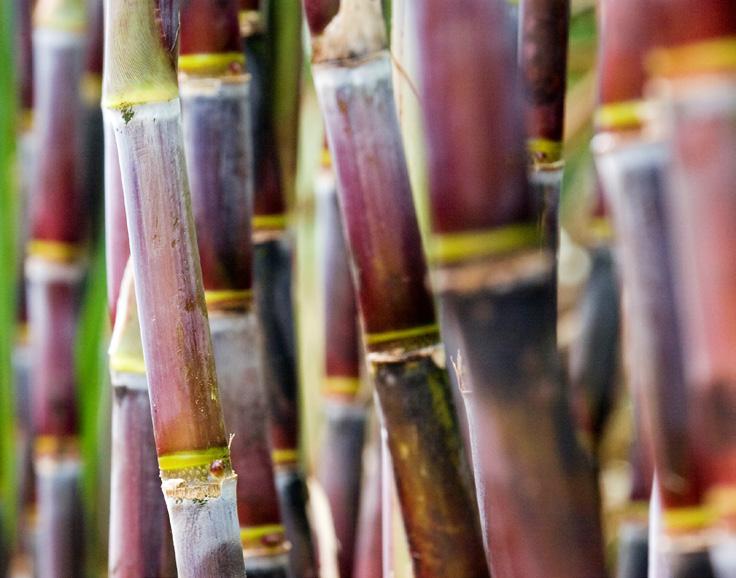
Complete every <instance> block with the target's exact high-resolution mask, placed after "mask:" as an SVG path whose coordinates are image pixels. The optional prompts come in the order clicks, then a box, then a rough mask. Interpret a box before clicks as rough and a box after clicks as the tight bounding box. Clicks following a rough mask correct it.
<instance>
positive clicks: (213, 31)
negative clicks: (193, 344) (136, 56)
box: [179, 1, 290, 578]
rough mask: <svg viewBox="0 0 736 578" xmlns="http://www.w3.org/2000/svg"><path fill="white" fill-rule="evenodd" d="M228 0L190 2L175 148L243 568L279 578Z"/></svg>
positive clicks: (247, 159)
mask: <svg viewBox="0 0 736 578" xmlns="http://www.w3.org/2000/svg"><path fill="white" fill-rule="evenodd" d="M237 8H238V6H237V3H232V2H230V3H221V4H219V5H215V4H213V3H211V2H197V1H192V2H190V3H189V5H188V6H187V8H186V10H185V11H184V14H183V26H182V48H181V56H180V58H179V67H180V81H179V82H180V88H181V91H182V102H183V110H184V137H185V147H186V150H187V153H188V154H189V160H190V165H189V167H190V181H191V183H192V200H193V206H194V217H195V222H196V224H197V231H198V243H199V247H200V258H201V263H202V270H203V279H204V287H205V299H206V301H207V308H208V311H209V315H210V328H211V331H212V338H213V346H214V352H215V362H216V367H217V373H218V380H219V383H220V389H221V392H222V397H223V403H224V406H223V407H224V410H225V424H226V427H227V429H228V431H230V432H232V433H233V434H234V437H233V439H232V443H231V446H230V449H231V456H232V460H233V464H234V466H235V467H236V468H237V469H238V471H240V472H241V475H240V481H239V484H238V517H239V522H240V535H241V542H242V547H243V555H244V557H245V566H246V572H247V574H248V576H264V577H274V578H275V577H286V576H287V575H288V556H287V552H288V550H289V547H290V545H289V543H288V542H287V541H286V538H285V535H284V527H283V525H282V521H281V515H280V511H279V504H278V497H277V493H276V485H275V481H274V471H273V466H272V463H271V451H270V445H269V440H268V422H267V411H266V402H265V392H264V389H263V383H262V378H261V375H262V367H261V357H262V356H261V352H260V350H259V348H260V327H259V325H258V320H257V317H256V313H255V311H254V309H253V290H252V288H253V283H252V279H253V275H252V254H253V249H252V240H251V224H250V221H251V212H252V202H253V164H252V163H253V159H252V152H253V151H252V144H251V134H250V114H251V110H250V98H249V79H248V77H247V76H246V75H245V74H244V71H243V64H244V57H243V54H242V52H241V49H240V33H239V28H238V11H237Z"/></svg>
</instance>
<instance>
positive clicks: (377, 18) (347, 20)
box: [312, 0, 386, 62]
mask: <svg viewBox="0 0 736 578" xmlns="http://www.w3.org/2000/svg"><path fill="white" fill-rule="evenodd" d="M384 48H386V28H385V24H384V21H383V16H382V13H381V1H380V0H342V1H341V2H340V10H339V12H338V13H337V15H336V16H335V17H334V18H333V19H332V21H331V22H330V23H329V24H328V25H327V27H326V28H325V29H324V31H323V32H322V34H320V35H319V36H316V37H314V38H313V39H312V51H313V58H314V62H325V61H340V60H349V59H352V58H360V57H363V56H368V55H370V54H372V53H374V52H378V51H380V50H383V49H384Z"/></svg>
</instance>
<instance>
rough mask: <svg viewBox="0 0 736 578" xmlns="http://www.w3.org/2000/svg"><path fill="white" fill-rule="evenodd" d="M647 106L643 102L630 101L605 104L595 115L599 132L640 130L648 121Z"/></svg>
mask: <svg viewBox="0 0 736 578" xmlns="http://www.w3.org/2000/svg"><path fill="white" fill-rule="evenodd" d="M646 108H647V104H646V102H645V101H643V100H629V101H624V102H612V103H609V104H604V105H602V106H600V107H599V108H598V110H597V111H596V113H595V125H596V127H597V128H598V130H625V129H635V128H639V127H640V126H641V125H642V124H643V123H644V120H645V119H646Z"/></svg>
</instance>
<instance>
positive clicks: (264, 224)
mask: <svg viewBox="0 0 736 578" xmlns="http://www.w3.org/2000/svg"><path fill="white" fill-rule="evenodd" d="M252 223H253V229H255V230H256V231H259V230H260V231H263V230H270V231H271V230H277V229H278V230H280V229H285V228H286V225H287V217H286V215H285V214H283V213H281V214H275V215H254V216H253V220H252Z"/></svg>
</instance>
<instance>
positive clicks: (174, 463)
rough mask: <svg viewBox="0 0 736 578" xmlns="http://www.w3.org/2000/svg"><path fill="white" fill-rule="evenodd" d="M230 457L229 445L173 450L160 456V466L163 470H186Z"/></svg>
mask: <svg viewBox="0 0 736 578" xmlns="http://www.w3.org/2000/svg"><path fill="white" fill-rule="evenodd" d="M229 458H230V449H229V448H227V447H222V448H207V449H206V450H191V451H184V452H173V453H170V454H165V455H163V456H159V457H158V468H159V469H160V470H161V471H162V472H170V471H175V470H186V469H189V468H198V467H201V466H209V465H210V464H211V463H212V462H214V461H215V460H224V459H229Z"/></svg>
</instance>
